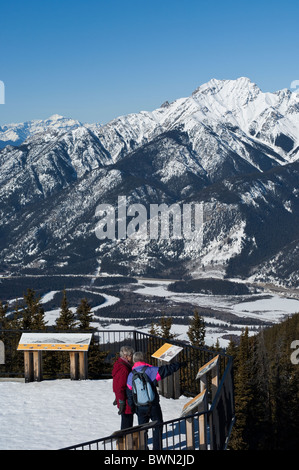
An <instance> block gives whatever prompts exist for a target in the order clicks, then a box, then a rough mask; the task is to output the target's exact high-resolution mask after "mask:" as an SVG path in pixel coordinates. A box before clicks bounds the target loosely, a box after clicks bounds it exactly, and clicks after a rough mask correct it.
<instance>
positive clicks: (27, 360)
mask: <svg viewBox="0 0 299 470" xmlns="http://www.w3.org/2000/svg"><path fill="white" fill-rule="evenodd" d="M24 368H25V382H32V381H33V353H32V351H24Z"/></svg>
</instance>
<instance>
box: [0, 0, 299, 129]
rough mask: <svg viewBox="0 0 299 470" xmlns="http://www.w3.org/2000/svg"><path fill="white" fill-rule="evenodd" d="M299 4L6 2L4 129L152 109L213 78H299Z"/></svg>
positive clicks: (1, 28) (286, 83)
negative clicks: (33, 122)
mask: <svg viewBox="0 0 299 470" xmlns="http://www.w3.org/2000/svg"><path fill="white" fill-rule="evenodd" d="M298 17H299V2H298V1H293V0H285V1H284V2H278V1H276V0H272V1H263V0H260V1H256V0H252V1H251V2H241V1H240V0H239V1H234V0H226V1H223V0H222V1H218V0H217V1H213V2H212V1H201V0H197V1H195V0H185V1H184V2H183V1H177V0H171V1H170V0H159V1H156V0H151V1H143V0H138V1H137V0H127V1H126V2H125V1H124V0H123V1H120V0H105V1H103V0H85V1H84V2H82V1H80V2H78V1H76V0H72V1H70V0H59V1H57V0H51V1H41V0H39V1H35V0H33V1H32V0H28V1H26V2H24V1H20V0H15V1H13V2H8V1H7V2H5V4H4V2H2V3H1V8H0V45H1V49H0V80H2V81H3V82H4V83H5V104H4V105H0V125H3V124H5V123H10V122H21V121H27V120H31V119H46V118H47V117H49V116H50V115H52V114H56V113H57V114H61V115H63V116H66V117H72V118H74V119H78V120H80V121H82V122H100V123H103V124H104V123H106V122H108V121H109V120H111V119H113V118H114V117H117V116H120V115H123V114H127V113H131V112H139V111H141V110H153V109H155V108H157V107H158V106H160V105H161V104H162V103H163V102H164V101H166V100H168V101H172V100H174V99H176V98H180V97H184V96H189V95H190V94H191V93H192V91H193V90H194V89H195V88H197V87H198V86H199V85H201V84H202V83H205V82H207V81H208V80H210V79H211V78H219V79H234V78H238V77H240V76H247V77H249V78H250V79H251V80H252V81H254V82H255V83H257V85H258V86H259V87H260V88H261V89H262V90H263V91H276V90H278V89H282V88H289V87H290V84H291V82H292V81H293V80H296V79H299V61H298V50H299V48H298V43H299V28H298Z"/></svg>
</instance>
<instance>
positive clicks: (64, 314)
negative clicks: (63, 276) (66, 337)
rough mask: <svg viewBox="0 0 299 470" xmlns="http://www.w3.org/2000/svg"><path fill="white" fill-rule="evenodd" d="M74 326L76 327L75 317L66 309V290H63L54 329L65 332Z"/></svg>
mask: <svg viewBox="0 0 299 470" xmlns="http://www.w3.org/2000/svg"><path fill="white" fill-rule="evenodd" d="M75 326H76V320H75V315H74V313H73V312H72V311H71V310H70V309H69V307H68V300H67V297H66V290H65V289H64V290H63V297H62V301H61V307H60V313H59V317H58V318H57V319H56V329H57V330H64V331H67V330H72V329H74V328H75Z"/></svg>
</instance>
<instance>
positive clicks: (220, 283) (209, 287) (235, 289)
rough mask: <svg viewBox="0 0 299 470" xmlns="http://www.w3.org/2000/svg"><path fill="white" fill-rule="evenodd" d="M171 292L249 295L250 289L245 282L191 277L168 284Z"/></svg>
mask: <svg viewBox="0 0 299 470" xmlns="http://www.w3.org/2000/svg"><path fill="white" fill-rule="evenodd" d="M168 290H169V291H171V292H189V293H200V294H207V295H247V294H250V290H249V289H248V287H247V286H246V285H245V284H241V283H238V282H232V281H227V280H223V279H204V278H203V279H190V280H187V281H176V282H173V283H172V284H170V285H169V286H168Z"/></svg>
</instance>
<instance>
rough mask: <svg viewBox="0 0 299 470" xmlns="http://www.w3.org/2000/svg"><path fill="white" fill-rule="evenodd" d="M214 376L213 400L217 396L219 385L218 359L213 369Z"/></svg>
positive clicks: (212, 374)
mask: <svg viewBox="0 0 299 470" xmlns="http://www.w3.org/2000/svg"><path fill="white" fill-rule="evenodd" d="M211 376H212V401H213V400H214V398H215V395H216V393H217V390H218V387H219V361H217V363H216V365H215V367H214V368H213V369H212V371H211Z"/></svg>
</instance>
